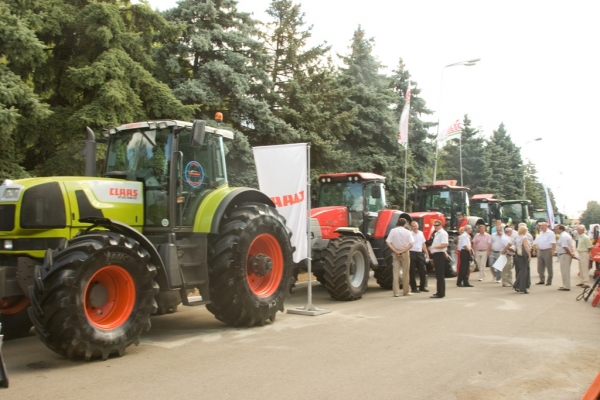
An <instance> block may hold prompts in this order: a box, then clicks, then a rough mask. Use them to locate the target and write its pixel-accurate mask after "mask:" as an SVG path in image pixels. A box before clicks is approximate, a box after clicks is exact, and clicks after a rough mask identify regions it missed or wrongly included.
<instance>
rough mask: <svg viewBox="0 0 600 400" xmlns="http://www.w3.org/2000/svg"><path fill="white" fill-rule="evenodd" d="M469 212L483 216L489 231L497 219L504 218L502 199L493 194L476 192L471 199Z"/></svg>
mask: <svg viewBox="0 0 600 400" xmlns="http://www.w3.org/2000/svg"><path fill="white" fill-rule="evenodd" d="M469 205H470V207H469V212H470V213H471V215H475V216H478V217H481V218H483V221H484V222H485V226H486V228H487V231H488V232H491V230H492V227H493V226H494V223H495V222H496V221H501V220H502V214H503V209H502V200H500V199H494V195H493V194H476V195H474V196H473V197H471V198H470V199H469Z"/></svg>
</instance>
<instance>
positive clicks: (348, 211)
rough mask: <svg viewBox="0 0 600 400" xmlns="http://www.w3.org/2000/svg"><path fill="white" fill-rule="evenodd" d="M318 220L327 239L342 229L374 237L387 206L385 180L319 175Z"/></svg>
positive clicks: (359, 174)
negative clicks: (351, 229) (357, 230)
mask: <svg viewBox="0 0 600 400" xmlns="http://www.w3.org/2000/svg"><path fill="white" fill-rule="evenodd" d="M319 183H320V184H321V185H320V189H319V196H318V200H317V208H316V209H313V210H312V215H311V217H313V218H317V219H318V220H319V222H320V224H321V229H322V230H323V237H330V236H332V235H333V233H334V231H335V230H336V229H337V228H338V227H355V228H358V229H359V230H360V231H361V232H363V234H365V235H367V236H368V235H372V234H373V233H374V230H375V223H376V220H377V217H378V215H379V211H381V210H382V209H383V208H384V207H385V205H386V201H385V185H384V184H385V177H383V176H381V175H376V174H372V173H364V172H356V173H340V174H328V175H321V176H319Z"/></svg>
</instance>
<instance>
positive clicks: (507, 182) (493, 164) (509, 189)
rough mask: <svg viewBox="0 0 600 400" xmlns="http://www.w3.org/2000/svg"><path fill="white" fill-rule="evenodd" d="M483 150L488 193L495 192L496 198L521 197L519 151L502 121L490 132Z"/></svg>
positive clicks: (521, 163)
mask: <svg viewBox="0 0 600 400" xmlns="http://www.w3.org/2000/svg"><path fill="white" fill-rule="evenodd" d="M485 150H486V158H487V160H488V163H489V168H490V174H491V179H490V180H489V189H490V193H493V194H495V197H496V198H498V199H505V200H509V199H521V198H523V179H524V176H523V161H522V159H521V152H520V150H519V148H518V147H517V146H516V145H515V144H514V143H513V141H512V139H511V137H510V136H509V135H508V133H507V132H506V128H505V127H504V124H503V123H501V124H500V126H499V127H498V129H496V130H495V131H494V132H493V133H492V136H491V138H490V139H489V141H488V143H487V146H486V147H485Z"/></svg>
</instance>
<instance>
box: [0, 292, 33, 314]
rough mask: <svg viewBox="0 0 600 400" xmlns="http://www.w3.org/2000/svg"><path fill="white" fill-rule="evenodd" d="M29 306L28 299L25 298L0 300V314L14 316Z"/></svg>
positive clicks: (16, 297)
mask: <svg viewBox="0 0 600 400" xmlns="http://www.w3.org/2000/svg"><path fill="white" fill-rule="evenodd" d="M28 305H29V299H28V298H27V297H26V296H11V297H4V298H2V299H0V313H2V314H7V315H8V314H16V313H18V312H19V311H22V310H24V309H25V308H27V306H28Z"/></svg>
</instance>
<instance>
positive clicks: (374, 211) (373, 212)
mask: <svg viewBox="0 0 600 400" xmlns="http://www.w3.org/2000/svg"><path fill="white" fill-rule="evenodd" d="M364 198H365V203H366V204H365V211H366V212H364V213H363V215H364V218H365V220H364V227H363V229H362V231H363V233H365V234H366V235H367V236H372V235H373V233H374V232H375V226H376V225H377V217H378V216H379V211H381V210H383V208H385V205H386V202H385V187H384V185H383V183H382V182H368V183H367V184H366V185H365V196H364Z"/></svg>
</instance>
